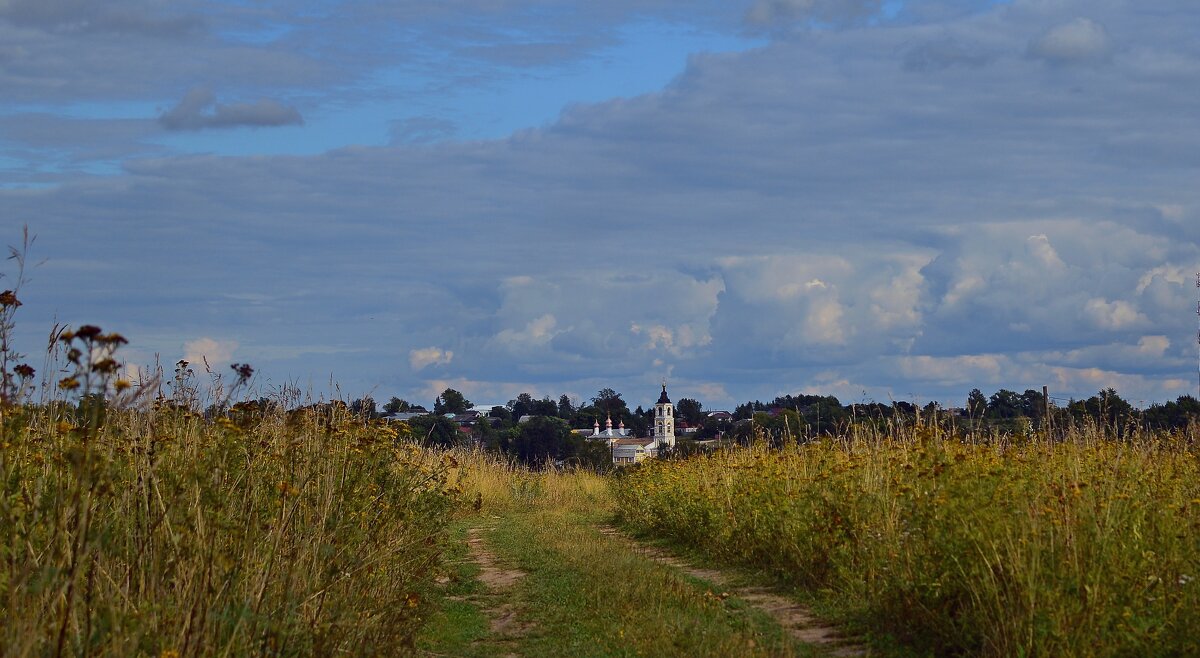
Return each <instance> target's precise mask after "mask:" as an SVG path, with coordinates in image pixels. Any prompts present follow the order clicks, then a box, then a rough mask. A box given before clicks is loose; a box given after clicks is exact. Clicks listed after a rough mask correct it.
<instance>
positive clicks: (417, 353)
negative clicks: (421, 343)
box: [408, 347, 454, 370]
mask: <svg viewBox="0 0 1200 658" xmlns="http://www.w3.org/2000/svg"><path fill="white" fill-rule="evenodd" d="M453 360H454V352H452V351H450V350H443V349H442V348H440V347H423V348H421V349H416V350H409V352H408V365H409V366H410V367H411V368H412V369H413V370H423V369H425V368H428V367H429V366H434V365H447V364H449V363H450V362H451V361H453Z"/></svg>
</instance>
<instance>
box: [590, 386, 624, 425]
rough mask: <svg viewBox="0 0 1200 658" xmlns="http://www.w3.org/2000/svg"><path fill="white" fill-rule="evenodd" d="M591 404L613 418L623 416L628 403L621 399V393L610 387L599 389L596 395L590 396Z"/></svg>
mask: <svg viewBox="0 0 1200 658" xmlns="http://www.w3.org/2000/svg"><path fill="white" fill-rule="evenodd" d="M592 404H593V405H595V406H596V407H599V408H600V410H601V411H603V412H604V413H605V414H606V415H611V416H612V417H613V418H614V419H617V418H624V417H625V414H626V413H628V412H629V405H627V404H625V401H624V400H622V399H621V394H620V393H618V392H616V391H614V390H612V389H611V388H602V389H600V391H599V392H598V393H596V397H594V398H592Z"/></svg>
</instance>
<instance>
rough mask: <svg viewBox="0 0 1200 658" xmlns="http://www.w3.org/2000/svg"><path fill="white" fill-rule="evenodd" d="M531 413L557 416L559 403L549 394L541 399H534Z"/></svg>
mask: <svg viewBox="0 0 1200 658" xmlns="http://www.w3.org/2000/svg"><path fill="white" fill-rule="evenodd" d="M529 413H530V414H531V415H534V416H557V415H558V404H557V403H556V402H555V401H554V400H551V399H550V396H549V395H547V396H546V397H544V398H542V399H541V400H534V401H533V404H532V405H531V406H530V409H529Z"/></svg>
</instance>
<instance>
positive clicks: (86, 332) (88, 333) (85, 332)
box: [75, 324, 104, 340]
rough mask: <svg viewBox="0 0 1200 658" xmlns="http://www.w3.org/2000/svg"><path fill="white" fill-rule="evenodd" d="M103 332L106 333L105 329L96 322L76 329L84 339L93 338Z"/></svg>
mask: <svg viewBox="0 0 1200 658" xmlns="http://www.w3.org/2000/svg"><path fill="white" fill-rule="evenodd" d="M102 333H104V331H103V330H102V329H101V328H100V327H97V326H96V325H94V324H85V325H83V326H82V327H80V328H79V329H77V330H75V335H76V336H78V337H79V338H82V339H84V340H92V339H94V338H96V337H97V336H99V335H100V334H102Z"/></svg>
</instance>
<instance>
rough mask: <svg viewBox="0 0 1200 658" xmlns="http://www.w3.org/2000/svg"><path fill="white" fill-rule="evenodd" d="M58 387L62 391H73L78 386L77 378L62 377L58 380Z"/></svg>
mask: <svg viewBox="0 0 1200 658" xmlns="http://www.w3.org/2000/svg"><path fill="white" fill-rule="evenodd" d="M58 387H59V388H61V389H62V390H64V391H74V390H75V389H77V388H79V380H78V379H75V378H74V377H64V378H63V379H62V380H61V381H59V382H58Z"/></svg>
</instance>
